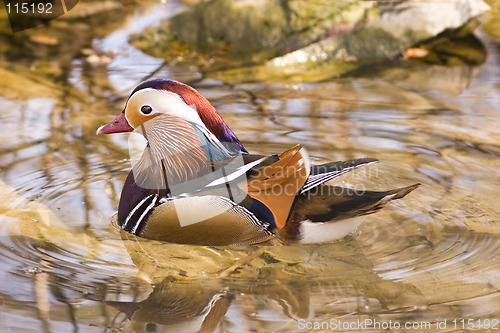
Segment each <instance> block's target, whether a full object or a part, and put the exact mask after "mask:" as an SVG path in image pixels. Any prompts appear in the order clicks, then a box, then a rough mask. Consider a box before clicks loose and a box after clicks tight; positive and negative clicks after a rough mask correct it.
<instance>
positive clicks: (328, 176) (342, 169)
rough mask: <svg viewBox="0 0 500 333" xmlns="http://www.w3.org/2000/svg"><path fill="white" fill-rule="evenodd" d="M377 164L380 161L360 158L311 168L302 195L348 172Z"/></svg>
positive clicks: (301, 191)
mask: <svg viewBox="0 0 500 333" xmlns="http://www.w3.org/2000/svg"><path fill="white" fill-rule="evenodd" d="M377 162H378V160H377V159H375V158H358V159H354V160H349V161H337V162H330V163H325V164H321V165H314V166H312V167H311V174H310V175H309V178H308V179H307V182H306V183H305V184H304V186H303V187H302V189H301V190H300V193H301V194H302V193H305V192H307V191H310V190H311V189H313V188H315V187H317V186H319V185H321V184H323V183H326V182H327V181H329V180H332V179H333V178H335V177H338V176H340V175H343V174H344V173H346V172H349V171H351V170H354V169H357V168H359V167H363V166H367V165H370V164H373V163H377Z"/></svg>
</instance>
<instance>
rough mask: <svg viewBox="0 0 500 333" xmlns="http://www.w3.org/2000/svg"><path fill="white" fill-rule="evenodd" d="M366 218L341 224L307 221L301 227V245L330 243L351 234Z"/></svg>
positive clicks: (360, 217) (361, 217) (344, 221)
mask: <svg viewBox="0 0 500 333" xmlns="http://www.w3.org/2000/svg"><path fill="white" fill-rule="evenodd" d="M365 217H366V216H359V217H354V218H351V219H347V220H343V221H339V222H311V221H310V220H305V221H304V222H302V223H301V225H300V234H301V236H302V239H301V240H300V241H299V243H301V244H312V243H322V242H329V241H333V240H337V239H341V238H344V237H345V236H347V235H349V234H351V233H352V232H353V231H354V230H356V228H357V227H358V226H359V225H360V224H361V223H362V222H363V220H364V219H365Z"/></svg>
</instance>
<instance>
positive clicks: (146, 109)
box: [141, 105, 153, 114]
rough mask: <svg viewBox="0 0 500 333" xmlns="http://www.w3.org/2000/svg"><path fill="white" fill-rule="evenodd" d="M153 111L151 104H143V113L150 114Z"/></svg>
mask: <svg viewBox="0 0 500 333" xmlns="http://www.w3.org/2000/svg"><path fill="white" fill-rule="evenodd" d="M151 112H153V108H152V107H151V106H149V105H143V106H141V113H143V114H150V113H151Z"/></svg>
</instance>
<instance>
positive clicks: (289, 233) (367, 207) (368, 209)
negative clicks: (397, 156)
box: [279, 184, 420, 243]
mask: <svg viewBox="0 0 500 333" xmlns="http://www.w3.org/2000/svg"><path fill="white" fill-rule="evenodd" d="M419 185H420V184H414V185H410V186H406V187H402V188H398V189H393V190H389V191H380V192H378V191H357V190H354V189H352V188H343V187H338V186H329V185H324V184H323V185H320V186H317V187H316V188H314V189H313V190H311V191H309V192H307V193H304V194H301V195H300V196H299V197H298V200H297V204H296V206H295V208H294V210H293V213H292V214H291V216H290V219H289V220H288V221H287V224H286V226H285V228H283V229H282V230H279V235H280V238H282V239H286V240H287V241H298V242H303V243H308V242H323V241H331V240H334V239H339V238H343V237H345V236H347V235H348V234H349V233H351V232H352V231H354V230H355V228H356V227H357V226H358V225H359V224H360V223H361V222H362V217H363V216H365V215H368V214H371V213H374V212H376V211H378V210H380V209H381V208H382V207H383V206H384V205H385V204H386V203H388V202H389V201H392V200H395V199H400V198H403V197H404V196H406V195H407V194H408V193H410V192H411V191H413V190H414V189H416V188H417V187H418V186H419ZM360 218H361V219H360Z"/></svg>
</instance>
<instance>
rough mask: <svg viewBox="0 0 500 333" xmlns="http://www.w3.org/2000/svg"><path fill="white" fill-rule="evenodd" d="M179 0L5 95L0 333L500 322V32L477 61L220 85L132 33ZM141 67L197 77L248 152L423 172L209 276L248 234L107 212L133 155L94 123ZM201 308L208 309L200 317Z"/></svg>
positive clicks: (138, 14)
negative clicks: (322, 233)
mask: <svg viewBox="0 0 500 333" xmlns="http://www.w3.org/2000/svg"><path fill="white" fill-rule="evenodd" d="M178 9H179V7H178V4H176V3H175V2H168V4H167V8H166V9H164V8H162V7H145V9H144V8H142V7H141V8H138V9H136V10H135V11H133V12H132V13H131V14H130V18H129V20H127V21H126V22H125V23H124V24H123V26H120V27H119V28H116V29H115V30H113V31H110V32H109V33H106V34H105V35H104V36H97V37H95V38H94V39H93V45H94V48H96V49H99V50H103V51H105V50H114V49H117V48H119V49H126V50H127V51H126V52H124V53H123V54H118V55H116V56H115V57H114V58H113V59H112V60H111V63H109V64H108V65H107V66H98V67H92V66H90V65H89V64H88V63H87V62H86V61H85V59H83V58H82V57H81V56H78V57H75V59H73V60H71V62H70V64H71V66H70V68H69V71H68V75H67V77H66V78H65V80H61V79H60V78H59V79H54V78H53V76H50V75H47V76H46V77H44V80H46V82H49V83H48V87H49V89H46V88H45V89H42V88H40V87H39V86H38V85H39V82H40V80H38V81H37V80H33V82H34V83H33V85H34V86H35V85H36V88H32V89H28V88H29V87H27V88H26V89H25V90H26V91H27V92H28V93H25V94H23V93H20V92H19V93H17V91H16V90H15V93H12V92H10V91H7V92H5V91H4V93H0V110H1V113H0V142H1V144H0V177H1V182H0V186H1V189H0V193H1V194H0V197H1V200H0V220H1V224H0V267H2V268H1V269H0V280H1V281H3V282H4V283H2V284H1V285H0V297H1V298H0V299H1V302H0V308H1V309H2V310H1V311H0V328H1V330H0V331H2V332H4V331H5V332H8V331H12V332H40V331H44V332H71V331H73V332H76V331H79V332H114V331H124V332H132V331H135V332H160V331H165V332H171V331H175V330H176V329H177V330H179V331H186V332H195V331H197V330H199V329H200V327H201V328H203V329H204V330H205V331H207V332H209V331H214V330H215V331H217V332H249V331H257V332H269V331H287V332H302V331H308V330H314V331H345V330H347V329H346V326H342V325H350V326H349V327H348V328H350V329H352V330H353V331H367V332H369V331H381V330H387V329H393V330H396V331H397V330H401V329H402V328H403V327H404V325H412V327H411V328H413V329H415V331H461V330H464V329H467V328H470V329H472V328H474V329H488V328H491V330H492V331H493V330H496V329H500V322H499V320H500V293H499V290H500V273H499V272H500V259H499V258H500V224H499V223H500V221H499V216H500V206H499V204H498V198H499V197H500V172H499V170H500V159H499V156H500V134H499V131H498V128H499V127H498V120H499V119H500V79H499V77H500V58H499V56H498V50H499V46H498V43H497V42H495V41H493V40H492V39H491V37H489V35H488V34H486V33H485V32H484V31H482V30H479V31H478V35H479V37H480V39H481V40H482V42H483V43H484V44H485V46H486V48H487V49H488V58H487V61H486V63H484V64H483V65H481V66H476V67H467V66H456V67H454V68H449V67H440V66H432V65H427V66H424V65H421V67H417V68H416V69H409V70H408V69H404V67H405V66H401V68H399V69H398V67H396V68H395V69H394V68H392V69H390V70H389V69H387V68H385V69H384V68H381V69H380V68H379V69H377V72H375V73H373V72H371V73H366V75H360V76H359V77H356V78H343V79H332V80H328V81H324V82H320V83H307V84H295V83H294V84H286V83H283V84H264V83H252V84H230V83H224V82H221V81H215V80H211V79H207V78H204V77H203V75H202V74H200V73H198V72H197V71H196V69H195V68H191V67H185V66H169V65H166V64H164V63H163V61H162V60H160V59H155V58H151V57H149V56H146V55H144V54H143V53H141V52H140V51H138V50H135V49H133V47H132V46H130V45H128V44H127V39H126V37H125V36H126V34H128V33H130V32H134V31H137V30H138V29H139V30H140V29H142V28H143V27H144V26H145V25H147V24H148V22H150V21H152V20H154V19H155V17H156V16H155V15H159V14H158V13H160V12H161V11H162V10H164V11H167V12H168V13H169V15H172V14H173V13H175V12H176V11H177V10H178ZM137 64H140V65H137ZM2 66H7V65H2ZM397 70H401V73H400V75H394V73H393V72H391V73H388V72H389V71H397ZM21 71H22V68H21ZM151 73H154V76H165V77H170V78H173V79H178V80H181V81H184V82H187V83H190V84H192V85H194V86H195V87H196V88H197V89H198V90H199V91H200V92H201V93H202V94H203V95H205V96H207V97H208V98H209V99H210V101H211V102H212V103H213V104H214V106H215V107H216V108H217V109H218V110H219V111H220V112H221V114H222V115H223V117H224V118H225V120H226V121H227V122H228V124H229V125H230V126H231V128H232V129H233V130H234V131H235V133H237V135H238V136H239V138H240V139H241V140H242V142H243V143H244V144H245V146H246V147H247V149H248V150H249V151H251V152H255V153H275V152H280V151H283V150H284V149H286V148H289V147H291V146H293V145H295V144H296V143H297V142H300V143H302V144H303V145H304V146H305V147H306V148H307V149H308V151H309V153H310V156H311V158H312V159H313V161H314V162H317V163H320V162H326V161H330V160H344V159H350V158H357V157H365V156H370V157H375V158H378V159H379V160H380V163H379V164H377V165H376V166H374V167H369V168H367V169H366V170H362V171H356V172H353V173H352V174H350V175H346V176H344V177H343V178H342V179H338V180H337V182H338V183H339V182H341V183H342V184H344V185H345V184H350V185H351V186H363V187H366V188H369V189H374V190H377V189H387V188H392V187H398V186H405V185H410V184H413V183H416V182H419V183H421V184H422V186H421V187H420V188H419V189H418V190H416V191H415V192H414V193H412V194H411V195H409V196H408V197H406V198H404V199H403V200H399V201H397V202H394V203H392V204H390V205H389V206H388V207H386V208H385V209H384V210H382V211H381V212H379V213H377V214H374V215H370V216H369V218H367V219H366V221H365V222H364V223H363V224H362V225H361V226H360V227H359V228H358V230H357V231H356V232H355V233H354V234H353V235H352V236H351V237H348V238H346V239H345V240H342V241H338V242H334V243H326V244H316V245H307V246H297V245H294V246H289V247H264V248H261V250H262V251H264V253H263V254H262V255H260V256H259V257H258V258H256V259H254V260H253V261H251V263H250V265H249V266H247V267H245V268H243V269H241V270H238V271H237V272H235V273H234V274H232V275H231V276H230V277H229V278H220V277H217V273H218V272H219V271H221V270H223V269H225V268H227V267H229V266H230V265H231V264H232V263H234V262H235V261H236V260H237V259H239V258H243V257H245V256H246V255H248V254H252V253H253V252H252V251H255V248H207V247H196V246H181V245H175V244H160V243H158V242H148V241H137V240H136V239H134V238H133V237H131V236H130V235H127V234H125V233H121V232H120V231H119V230H118V228H117V227H116V226H115V224H113V223H112V222H111V220H112V216H113V214H114V213H115V211H116V208H117V203H118V199H119V195H120V191H121V187H122V184H123V181H124V179H125V176H126V174H127V173H128V171H129V169H130V165H129V163H128V148H127V136H126V135H113V136H96V135H95V130H96V128H97V127H98V126H99V125H101V124H104V123H106V122H107V121H109V120H110V119H112V118H113V116H115V115H117V114H118V113H119V112H120V111H121V110H122V108H123V104H124V102H125V99H126V97H127V96H128V93H129V92H130V90H131V89H132V88H133V87H134V86H135V85H136V84H137V83H138V82H140V81H141V80H143V79H145V78H147V77H149V76H150V75H151ZM415 73H425V76H419V75H417V74H415ZM394 77H397V78H398V79H394ZM30 87H31V86H30ZM21 90H22V89H21ZM208 305H211V306H214V308H215V309H216V310H217V311H214V312H211V314H210V316H207V317H205V315H206V313H205V310H206V307H207V306H208ZM118 310H120V311H121V312H120V311H118ZM132 310H136V311H135V312H134V316H133V317H132V318H131V320H129V319H127V316H126V313H127V312H131V311H132ZM370 321H371V322H370ZM369 323H371V325H368V324H369ZM359 325H361V326H359ZM377 325H378V326H377ZM471 325H473V326H471Z"/></svg>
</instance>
